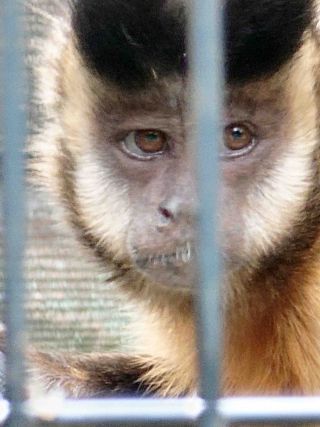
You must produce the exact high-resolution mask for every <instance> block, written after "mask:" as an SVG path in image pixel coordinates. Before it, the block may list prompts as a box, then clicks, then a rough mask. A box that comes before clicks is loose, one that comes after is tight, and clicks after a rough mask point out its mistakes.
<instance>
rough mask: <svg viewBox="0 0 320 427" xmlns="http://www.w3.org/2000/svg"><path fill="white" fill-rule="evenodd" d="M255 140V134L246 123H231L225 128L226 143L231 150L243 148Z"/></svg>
mask: <svg viewBox="0 0 320 427" xmlns="http://www.w3.org/2000/svg"><path fill="white" fill-rule="evenodd" d="M253 142H254V135H253V133H252V132H251V130H250V129H249V127H248V126H246V125H244V124H242V123H241V124H240V123H239V124H238V123H235V124H231V125H229V126H227V127H226V128H225V131H224V144H225V146H226V147H227V148H228V149H229V150H233V151H236V150H243V149H244V148H247V147H249V146H250V145H252V143H253Z"/></svg>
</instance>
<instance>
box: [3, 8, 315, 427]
mask: <svg viewBox="0 0 320 427" xmlns="http://www.w3.org/2000/svg"><path fill="white" fill-rule="evenodd" d="M1 9H2V10H1V16H0V17H1V21H2V22H1V28H2V40H3V44H2V45H3V46H2V64H3V66H2V70H1V71H2V73H1V80H2V85H1V86H2V90H3V110H2V122H1V126H2V130H3V138H4V142H5V154H4V162H3V175H4V213H5V230H6V233H5V278H6V305H7V314H6V322H7V330H8V355H7V367H6V369H7V396H6V397H7V400H1V401H0V422H1V423H4V425H7V426H11V427H18V426H19V427H23V426H27V425H43V426H58V425H64V426H84V425H86V426H90V427H94V426H98V425H105V426H118V427H124V426H144V425H150V426H151V425H152V426H202V427H209V426H210V427H213V426H218V425H227V424H229V423H242V424H243V423H245V424H250V423H261V422H263V423H265V424H266V423H275V422H277V423H282V422H285V423H289V422H292V423H297V424H299V423H303V422H306V423H307V422H310V423H314V422H316V421H318V422H319V423H320V398H316V397H312V398H298V397H297V398H294V397H293V398H285V397H283V398H233V399H218V398H217V397H218V388H219V387H218V377H219V375H218V373H219V349H220V346H219V341H220V339H219V334H220V327H219V324H220V316H219V285H218V284H219V259H218V255H217V250H216V249H215V248H216V242H215V241H214V238H212V232H210V233H208V232H207V230H214V229H215V228H214V226H215V220H214V217H213V215H212V212H214V211H215V203H216V200H217V185H216V186H212V185H211V183H213V182H216V183H217V182H218V174H219V170H218V162H217V154H216V152H215V145H217V144H213V143H212V141H215V140H217V139H218V138H219V134H220V125H219V123H220V113H221V106H222V93H223V64H222V59H221V58H222V16H221V1H219V0H201V1H198V2H193V11H192V14H191V16H192V19H191V23H190V38H189V39H190V43H189V45H190V47H191V50H190V55H191V58H192V61H191V62H192V72H193V76H194V78H193V82H194V97H193V104H194V111H195V115H196V118H197V123H198V127H197V129H198V132H197V138H198V156H197V158H198V162H197V170H198V178H199V181H198V182H199V199H200V221H199V241H200V249H199V253H200V256H199V272H200V273H199V277H200V282H201V283H200V284H201V286H200V288H201V291H200V296H199V301H198V306H199V316H198V335H199V348H200V359H201V389H200V397H195V398H187V399H137V400H136V399H107V400H88V401H81V402H80V401H64V402H60V403H55V402H53V401H51V400H47V401H41V402H36V401H35V402H26V403H25V402H24V401H23V388H24V381H25V376H24V369H23V364H24V363H23V355H24V344H25V339H24V335H25V334H24V325H25V319H24V309H23V300H24V298H23V296H24V281H23V273H22V262H23V248H24V235H25V224H24V214H25V206H24V205H25V204H24V178H23V169H24V159H23V146H24V140H25V136H26V117H25V111H24V108H23V105H24V104H25V99H26V92H25V87H26V85H25V77H24V64H23V39H24V34H23V25H22V22H23V20H22V17H23V10H22V6H21V4H20V3H19V1H17V0H3V1H2V3H1ZM208 70H210V73H208ZM208 183H210V185H208ZM48 399H49V398H48ZM44 407H46V408H49V410H45V411H43V408H44Z"/></svg>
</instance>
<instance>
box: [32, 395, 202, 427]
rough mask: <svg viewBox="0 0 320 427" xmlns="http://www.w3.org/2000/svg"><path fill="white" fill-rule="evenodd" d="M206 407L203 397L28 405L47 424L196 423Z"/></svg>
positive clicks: (74, 401) (55, 399)
mask: <svg viewBox="0 0 320 427" xmlns="http://www.w3.org/2000/svg"><path fill="white" fill-rule="evenodd" d="M204 409H205V407H204V402H203V401H202V400H201V399H107V400H102V399H98V400H94V399H88V400H81V401H79V400H67V401H66V400H63V399H60V400H59V399H58V398H56V397H54V396H53V397H52V399H50V398H49V400H48V399H47V401H45V400H44V399H42V400H41V401H39V402H37V401H31V402H29V403H27V404H26V406H25V414H26V416H27V418H28V419H29V420H32V419H37V420H41V425H43V426H59V425H68V426H72V425H89V426H90V427H93V426H99V425H100V426H101V425H105V424H107V425H108V426H121V427H124V426H141V427H142V426H146V425H164V426H177V427H178V426H180V427H181V426H195V425H196V420H197V419H199V417H200V415H201V414H202V413H203V411H204Z"/></svg>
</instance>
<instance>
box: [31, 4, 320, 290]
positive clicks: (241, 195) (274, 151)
mask: <svg viewBox="0 0 320 427" xmlns="http://www.w3.org/2000/svg"><path fill="white" fill-rule="evenodd" d="M224 3H225V5H224V18H225V40H226V43H225V68H226V87H225V102H224V115H223V118H222V123H221V128H222V135H223V136H222V138H221V140H220V141H219V143H218V145H219V147H218V153H219V158H220V168H221V174H220V182H219V186H220V196H219V211H218V217H219V230H220V231H219V233H220V241H221V248H220V249H221V255H222V259H223V261H224V265H225V270H226V275H229V274H237V273H238V272H243V271H246V272H249V271H252V270H257V269H259V268H260V266H261V265H262V264H265V263H266V261H268V260H272V259H273V258H274V257H277V256H284V255H285V254H286V253H287V252H288V251H289V249H290V251H291V252H290V254H292V253H293V252H294V251H299V250H302V248H303V247H304V246H306V245H309V246H310V244H312V241H313V237H314V234H313V232H312V230H313V228H314V225H315V221H316V219H315V218H313V217H311V218H309V219H308V221H306V218H307V217H308V215H309V214H308V209H307V207H308V206H309V205H310V204H313V203H316V202H315V186H316V184H317V180H318V162H317V161H316V159H317V156H318V154H317V153H318V145H319V143H318V105H317V96H318V95H317V93H316V92H317V87H316V84H315V81H316V76H317V73H318V71H319V68H318V59H317V57H318V55H317V54H316V49H317V40H316V35H315V33H314V30H313V27H314V25H313V21H312V20H313V8H314V4H313V2H312V1H305V0H294V1H293V0H291V1H290V2H288V1H285V0H277V1H264V2H261V4H260V5H259V7H257V4H256V2H255V1H253V0H228V1H226V2H224ZM187 16H188V13H187V6H186V2H183V1H170V0H166V1H165V0H153V1H145V0H130V1H129V0H128V1H125V0H121V1H120V0H118V1H115V0H113V1H111V0H105V1H103V0H94V1H86V0H78V1H76V2H74V5H73V7H71V9H70V15H68V17H66V18H65V21H66V22H65V25H64V26H63V28H62V29H61V30H60V33H56V35H55V37H56V39H58V38H59V43H58V42H57V43H56V46H54V44H55V37H51V45H50V46H51V47H50V48H49V47H48V49H47V50H48V52H50V55H51V57H50V58H51V59H50V60H47V61H43V63H45V62H46V63H47V64H49V66H50V67H51V72H50V73H51V75H50V77H49V76H48V75H49V73H48V70H47V69H46V67H45V66H43V67H42V68H43V69H42V70H41V69H40V75H41V84H40V86H39V87H40V89H39V93H40V92H41V91H42V93H40V94H39V97H41V98H42V99H45V101H43V104H44V109H45V115H46V117H47V122H46V127H45V131H44V132H42V135H41V141H38V142H37V141H36V142H34V144H33V146H32V148H33V150H34V152H35V153H36V155H35V159H36V160H35V165H36V166H35V169H38V170H39V172H40V174H41V175H42V176H43V177H44V178H45V179H46V180H47V182H49V183H50V184H49V185H50V187H51V188H54V190H55V192H56V193H58V194H59V195H61V196H62V198H63V200H64V203H65V205H66V206H67V212H68V213H69V216H70V220H71V222H72V223H73V224H74V225H75V227H76V229H77V230H78V232H79V235H80V236H81V238H82V239H83V240H84V241H85V242H86V243H87V245H89V246H91V247H93V248H94V250H95V251H96V253H97V254H98V255H99V256H100V258H102V259H103V260H105V261H108V262H109V261H111V262H112V263H113V264H114V265H115V266H116V267H117V268H118V269H120V270H123V271H129V270H130V271H132V270H134V271H135V272H137V274H139V275H141V277H142V278H147V279H148V280H149V281H151V282H155V283H157V284H158V285H163V286H167V287H171V288H174V289H187V290H190V289H192V288H193V287H194V286H195V285H196V275H195V271H196V270H195V268H194V259H195V246H196V244H195V241H196V238H195V223H196V214H197V197H196V180H195V173H194V165H193V163H194V153H195V152H196V149H195V147H194V140H193V134H194V128H195V123H194V119H193V117H192V115H191V114H190V101H191V96H192V93H191V91H192V84H191V76H190V72H189V67H188V55H187V54H186V52H187V47H186V28H187V24H186V21H187ZM55 31H56V30H55ZM47 67H48V65H47ZM40 68H41V67H40ZM208 76H210V70H208ZM212 143H216V141H212ZM39 159H40V161H39ZM212 185H215V183H212ZM317 219H318V218H317ZM306 223H307V225H305V224H306ZM312 227H313V228H312ZM297 236H299V239H298V237H297ZM292 250H293V252H292Z"/></svg>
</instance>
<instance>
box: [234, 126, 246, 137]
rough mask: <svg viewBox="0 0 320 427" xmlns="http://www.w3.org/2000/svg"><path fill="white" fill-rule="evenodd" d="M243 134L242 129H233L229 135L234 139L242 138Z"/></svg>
mask: <svg viewBox="0 0 320 427" xmlns="http://www.w3.org/2000/svg"><path fill="white" fill-rule="evenodd" d="M243 134H244V132H243V129H241V128H238V127H235V128H233V129H232V133H231V135H232V137H233V138H234V139H241V138H243Z"/></svg>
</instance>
